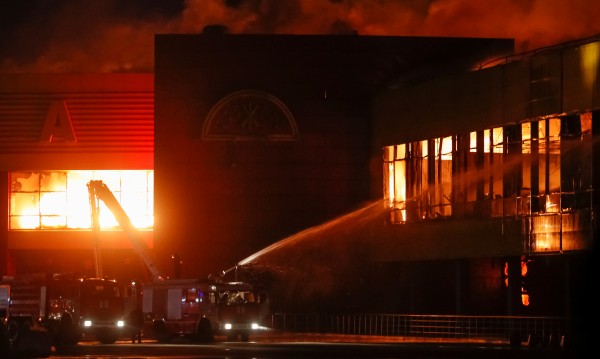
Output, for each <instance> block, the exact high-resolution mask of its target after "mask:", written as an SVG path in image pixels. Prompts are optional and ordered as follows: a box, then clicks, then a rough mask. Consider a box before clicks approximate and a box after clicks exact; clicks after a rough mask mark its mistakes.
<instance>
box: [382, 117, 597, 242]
mask: <svg viewBox="0 0 600 359" xmlns="http://www.w3.org/2000/svg"><path fill="white" fill-rule="evenodd" d="M591 169H592V116H591V113H584V114H580V115H572V116H564V117H552V118H542V119H536V120H534V121H527V122H524V123H521V124H512V125H507V126H504V127H498V128H489V129H484V130H478V131H473V132H470V133H466V134H456V135H453V136H448V137H440V138H432V139H427V140H422V141H415V142H411V143H405V144H398V145H393V146H387V147H385V148H384V171H385V175H384V198H385V199H386V205H387V206H388V209H389V215H388V222H389V223H393V224H402V223H410V222H414V221H422V220H432V219H443V218H513V219H522V221H523V228H524V230H523V231H524V235H525V237H526V240H525V242H526V243H527V244H526V247H528V248H527V249H528V250H532V251H540V250H541V251H545V250H565V249H569V248H571V249H575V248H577V247H578V246H579V245H578V244H576V243H577V241H578V240H579V239H578V238H577V236H578V234H577V233H578V232H581V231H584V230H585V228H584V227H585V225H584V222H585V221H583V220H582V216H586V215H590V213H591V210H592V208H591V206H592V203H591V198H592V173H591V171H592V170H591ZM557 234H558V236H557ZM569 236H571V237H572V238H569ZM570 240H571V241H570Z"/></svg>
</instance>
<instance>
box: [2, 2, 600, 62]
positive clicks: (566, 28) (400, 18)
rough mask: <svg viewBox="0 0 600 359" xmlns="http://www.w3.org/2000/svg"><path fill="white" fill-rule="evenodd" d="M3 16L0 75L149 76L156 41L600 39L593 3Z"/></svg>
mask: <svg viewBox="0 0 600 359" xmlns="http://www.w3.org/2000/svg"><path fill="white" fill-rule="evenodd" d="M3 10H4V11H2V12H0V31H2V36H1V37H0V72H5V73H6V72H13V73H14V72H28V73H39V72H71V73H76V72H152V71H153V70H154V63H153V60H154V56H153V50H154V35H155V34H165V33H180V34H199V33H202V32H203V29H204V28H205V27H206V26H208V25H221V26H223V27H225V28H227V29H228V32H229V33H232V34H241V33H254V34H323V35H329V34H359V35H377V36H439V37H494V38H511V39H515V44H516V45H515V46H516V49H515V50H516V52H524V51H528V50H533V49H536V48H540V47H544V46H550V45H555V44H558V43H562V42H566V41H570V40H576V39H580V38H585V37H589V36H592V35H596V34H598V33H600V21H597V14H599V13H600V1H596V0H572V1H564V0H497V1H494V2H493V6H492V4H491V2H487V1H471V0H311V1H302V0H286V1H281V0H179V1H178V0H103V1H85V0H27V1H11V8H10V10H9V9H8V8H6V7H5V8H4V9H3Z"/></svg>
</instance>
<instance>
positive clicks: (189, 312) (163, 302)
mask: <svg viewBox="0 0 600 359" xmlns="http://www.w3.org/2000/svg"><path fill="white" fill-rule="evenodd" d="M143 292H144V300H143V312H144V315H145V323H144V324H145V328H146V329H147V330H150V331H151V333H152V334H153V336H154V337H155V338H156V339H157V340H158V341H159V342H169V341H171V340H172V339H173V338H178V337H179V338H188V339H192V340H197V341H200V342H210V341H212V340H213V339H214V336H215V335H223V336H226V337H227V339H228V340H236V339H237V338H238V337H239V338H240V339H241V340H242V341H247V340H248V339H249V337H250V334H251V333H252V332H256V331H258V330H260V329H261V328H264V327H263V326H262V324H261V322H262V320H263V318H264V316H265V314H266V308H267V297H266V293H264V292H260V291H257V290H255V289H254V288H252V286H251V285H250V284H248V283H242V282H211V281H205V280H196V279H165V280H162V281H154V282H151V283H145V284H144V289H143Z"/></svg>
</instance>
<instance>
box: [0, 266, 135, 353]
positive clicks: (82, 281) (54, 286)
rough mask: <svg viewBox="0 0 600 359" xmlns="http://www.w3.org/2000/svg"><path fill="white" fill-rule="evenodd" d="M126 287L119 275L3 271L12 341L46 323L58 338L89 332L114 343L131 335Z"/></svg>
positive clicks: (0, 299)
mask: <svg viewBox="0 0 600 359" xmlns="http://www.w3.org/2000/svg"><path fill="white" fill-rule="evenodd" d="M122 291H123V288H122V286H121V285H120V284H118V283H117V282H116V281H114V280H108V279H102V278H81V277H77V276H74V275H71V274H62V275H58V274H57V275H52V276H48V275H46V274H22V275H16V276H4V277H3V278H2V281H1V282H0V309H2V310H1V311H0V315H1V316H2V319H3V320H4V322H5V323H6V326H7V329H8V336H9V340H10V342H11V343H15V342H16V341H17V340H18V338H19V335H20V334H21V333H23V332H24V331H25V330H31V328H43V329H44V330H46V331H47V332H48V333H49V334H50V335H51V338H52V340H53V342H54V343H55V344H63V345H72V344H76V343H77V342H79V341H80V340H81V338H82V336H84V335H85V336H89V337H93V338H96V339H97V340H99V341H100V342H101V343H105V344H109V343H114V342H115V341H116V340H117V338H118V337H120V336H125V335H129V334H128V333H127V330H128V327H127V326H126V325H125V317H124V301H123V298H122V294H123V293H122Z"/></svg>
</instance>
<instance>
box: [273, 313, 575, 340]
mask: <svg viewBox="0 0 600 359" xmlns="http://www.w3.org/2000/svg"><path fill="white" fill-rule="evenodd" d="M271 326H272V328H273V329H274V330H278V331H282V332H297V333H299V332H301V333H327V334H350V335H378V336H403V337H421V338H446V339H450V338H454V339H471V340H488V341H506V342H511V343H512V342H513V341H514V340H519V341H520V342H521V341H531V340H536V341H539V342H540V343H542V342H544V343H551V342H552V343H558V344H560V343H561V342H562V340H563V339H564V336H565V334H566V330H567V323H566V320H565V319H564V318H557V317H517V316H456V315H404V314H295V313H275V314H272V315H271Z"/></svg>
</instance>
